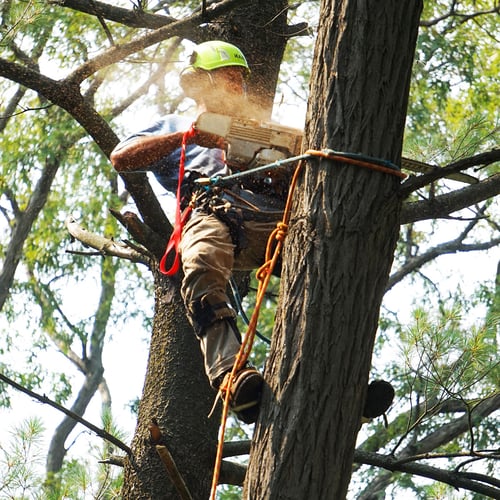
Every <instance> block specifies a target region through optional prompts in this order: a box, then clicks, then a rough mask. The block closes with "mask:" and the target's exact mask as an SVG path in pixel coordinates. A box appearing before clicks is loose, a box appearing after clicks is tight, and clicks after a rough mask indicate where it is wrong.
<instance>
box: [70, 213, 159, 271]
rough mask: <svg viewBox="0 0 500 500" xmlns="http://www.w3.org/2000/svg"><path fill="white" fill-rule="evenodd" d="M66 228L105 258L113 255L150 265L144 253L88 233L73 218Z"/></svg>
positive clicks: (74, 236)
mask: <svg viewBox="0 0 500 500" xmlns="http://www.w3.org/2000/svg"><path fill="white" fill-rule="evenodd" d="M66 228H67V229H68V232H69V233H70V234H71V236H73V238H76V239H77V240H78V241H80V242H82V243H83V244H84V245H87V246H89V247H91V248H95V249H96V250H98V251H99V253H100V254H102V255H103V256H104V255H111V256H113V257H119V258H121V259H127V260H130V261H131V262H138V263H140V264H144V265H149V264H150V260H149V258H147V257H145V256H144V254H143V253H140V252H138V251H137V250H135V249H133V248H130V247H129V246H128V245H126V244H125V243H120V242H117V241H114V240H112V239H109V238H105V237H104V236H99V235H97V234H95V233H91V232H89V231H87V230H86V229H84V228H83V227H82V226H80V224H78V222H77V221H76V220H75V219H74V218H73V217H72V216H69V217H68V218H67V219H66Z"/></svg>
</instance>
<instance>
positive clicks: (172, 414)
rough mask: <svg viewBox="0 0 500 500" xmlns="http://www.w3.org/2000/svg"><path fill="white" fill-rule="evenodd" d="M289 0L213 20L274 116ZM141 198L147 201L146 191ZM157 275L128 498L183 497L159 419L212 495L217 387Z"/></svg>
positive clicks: (180, 462) (202, 492)
mask: <svg viewBox="0 0 500 500" xmlns="http://www.w3.org/2000/svg"><path fill="white" fill-rule="evenodd" d="M286 5H287V1H286V0H273V1H269V0H259V1H255V2H251V4H249V5H245V6H244V7H242V8H238V9H236V10H235V11H233V12H231V13H230V15H229V17H228V18H226V17H224V19H223V21H224V22H220V23H212V24H211V27H212V28H213V27H215V29H216V30H217V31H216V32H212V33H211V38H213V39H215V38H220V39H224V40H228V41H230V42H231V43H234V44H236V45H238V46H239V47H240V48H241V49H242V51H243V52H244V53H245V55H247V57H248V60H249V64H250V66H251V68H252V75H251V80H250V82H249V95H250V101H251V102H253V103H255V102H258V103H259V107H262V106H264V107H266V108H267V112H266V114H267V115H268V116H269V115H270V113H271V107H272V97H273V96H274V89H275V87H276V83H277V79H278V73H279V65H280V62H281V59H282V57H283V52H284V49H285V45H286V42H287V38H286V36H284V33H286ZM221 21H222V20H221ZM256 96H260V97H259V98H257V97H256ZM221 112H223V110H221ZM130 187H133V186H132V185H131V184H130ZM131 193H132V195H133V196H134V193H135V190H133V189H131ZM134 199H136V197H135V196H134ZM136 201H137V202H138V205H141V203H140V202H141V193H140V190H137V200H136ZM141 207H143V209H140V210H141V215H142V216H143V219H144V220H147V214H146V213H143V211H144V210H147V206H145V205H144V204H142V205H141ZM154 274H155V275H156V276H155V316H154V327H153V335H152V339H151V346H150V357H149V362H148V367H147V373H146V381H145V385H144V389H143V395H142V398H141V403H140V408H139V420H138V425H137V429H136V433H135V436H134V439H133V443H132V451H133V459H132V460H130V461H127V463H126V466H125V477H124V487H123V490H122V497H123V498H124V499H129V500H141V499H151V500H162V499H167V498H168V499H170V498H177V493H176V490H175V488H174V487H173V486H172V482H171V480H170V479H169V478H168V476H167V473H166V471H165V467H164V466H163V464H162V463H161V461H160V457H159V456H158V454H157V452H156V449H155V447H154V446H153V445H152V443H151V442H150V439H149V430H148V427H149V426H150V424H151V421H152V420H153V419H155V421H156V422H158V424H159V427H160V430H161V431H162V432H163V437H164V439H165V442H166V444H167V447H168V449H169V451H170V453H171V454H172V456H173V458H174V460H175V462H176V464H177V467H178V469H179V472H180V474H181V475H182V476H183V479H184V482H185V483H186V484H187V486H188V489H189V490H190V493H191V495H192V496H193V498H195V499H204V498H208V497H209V493H210V484H211V480H212V474H213V467H214V462H215V451H216V446H217V440H218V429H219V422H220V413H219V412H217V411H216V412H215V414H214V415H213V416H212V417H211V418H210V419H208V418H207V415H208V414H209V412H210V409H211V407H212V404H213V402H214V398H215V393H214V392H213V390H212V389H211V388H210V387H209V384H208V380H207V378H206V376H205V373H204V371H203V363H202V358H201V353H200V349H199V346H198V341H197V339H196V337H195V335H194V333H193V331H192V328H191V326H190V325H189V324H188V323H187V321H186V318H185V313H184V305H183V303H182V301H181V299H180V296H179V283H178V282H177V280H167V279H166V278H165V277H163V276H161V275H160V274H159V273H158V272H156V271H155V272H154Z"/></svg>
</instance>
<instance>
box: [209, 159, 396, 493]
mask: <svg viewBox="0 0 500 500" xmlns="http://www.w3.org/2000/svg"><path fill="white" fill-rule="evenodd" d="M312 157H320V158H325V159H329V160H337V161H343V162H345V163H349V164H351V165H356V166H359V167H363V168H369V169H370V170H374V171H377V172H383V173H387V174H390V175H395V176H397V177H400V178H405V177H406V175H405V174H403V173H401V172H400V170H399V168H398V167H397V166H395V165H393V164H391V163H390V162H386V161H384V160H377V159H374V158H369V157H361V155H357V154H356V155H353V154H350V153H339V152H336V151H332V150H324V151H316V150H308V151H306V152H305V153H304V154H303V155H300V156H298V157H294V158H288V159H286V160H281V161H279V162H275V163H276V164H279V165H277V166H282V165H283V164H284V163H285V162H286V163H292V162H297V160H298V162H299V163H298V164H297V167H296V168H295V171H294V173H293V177H292V181H291V183H290V189H289V191H288V197H287V200H286V205H285V210H284V213H283V219H282V221H280V222H278V224H277V226H276V228H275V229H274V231H273V232H272V233H271V235H270V236H269V239H268V241H267V246H266V256H265V262H264V264H263V265H262V266H261V267H260V268H259V269H258V270H257V273H256V278H257V280H258V286H257V293H256V299H255V308H254V311H253V313H252V316H251V318H250V321H249V323H248V328H247V332H246V334H245V336H244V337H243V341H242V343H241V346H240V350H239V352H238V354H237V355H236V360H235V362H234V365H233V368H232V370H231V374H230V376H229V377H227V378H226V379H225V384H226V385H225V386H224V387H221V391H220V392H222V395H223V406H222V417H221V425H220V429H219V442H218V446H217V453H216V457H215V465H214V473H213V476H212V487H211V492H210V500H216V494H217V485H218V484H219V476H220V468H221V464H222V453H223V447H224V436H225V433H226V424H227V417H228V414H229V407H230V397H231V386H232V384H233V381H234V379H235V377H236V374H237V373H238V372H239V371H240V370H241V369H242V368H243V367H244V366H245V365H246V363H247V361H248V357H249V356H250V352H251V350H252V346H253V342H254V339H255V335H256V331H257V320H258V317H259V313H260V308H261V305H262V302H263V300H264V296H265V292H266V289H267V286H268V284H269V281H270V279H271V275H272V273H273V270H274V267H275V266H276V263H277V261H278V257H279V254H280V252H281V249H282V247H283V244H284V241H285V237H286V235H287V233H288V223H289V221H290V215H291V208H292V198H293V193H294V191H295V187H296V185H297V179H298V176H299V174H300V172H301V171H302V168H303V165H304V164H305V160H307V159H309V158H312ZM265 167H266V168H269V165H265ZM261 168H263V167H257V169H261ZM255 170H256V169H253V171H255ZM244 174H248V171H246V172H239V173H238V174H234V175H232V176H228V177H231V180H233V179H234V178H235V176H238V177H240V176H241V175H244ZM228 177H225V178H220V177H219V178H217V179H212V180H210V179H209V184H212V183H218V182H225V181H226V180H227V179H228ZM275 241H276V244H275Z"/></svg>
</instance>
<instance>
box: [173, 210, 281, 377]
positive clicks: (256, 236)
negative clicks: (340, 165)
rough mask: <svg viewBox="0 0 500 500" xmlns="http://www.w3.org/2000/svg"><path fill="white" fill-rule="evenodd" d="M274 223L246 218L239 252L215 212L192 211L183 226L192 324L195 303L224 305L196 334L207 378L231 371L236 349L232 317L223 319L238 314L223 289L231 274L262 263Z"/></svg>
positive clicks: (182, 248)
mask: <svg viewBox="0 0 500 500" xmlns="http://www.w3.org/2000/svg"><path fill="white" fill-rule="evenodd" d="M277 222H278V221H277V220H275V221H271V222H257V221H246V222H244V223H243V230H244V232H245V235H246V243H245V247H244V248H242V249H241V251H240V252H239V253H238V255H237V256H235V245H234V244H233V242H232V239H231V235H230V233H229V228H228V227H227V225H226V224H225V223H224V222H222V221H221V220H219V219H218V218H217V217H216V216H215V215H213V214H205V213H203V212H197V211H195V212H194V213H193V215H192V216H191V219H190V220H189V221H188V223H187V224H186V226H185V227H184V230H183V234H182V240H181V243H180V247H179V248H180V252H181V257H182V267H183V271H184V279H183V282H182V286H181V294H182V297H183V299H184V303H185V305H186V310H187V312H188V317H189V319H190V320H191V322H192V323H193V325H194V324H195V323H196V306H197V304H208V305H210V304H212V305H213V304H226V305H227V306H226V307H223V308H218V309H217V311H216V318H215V321H214V322H213V323H212V324H211V325H209V326H207V327H206V328H205V329H204V332H203V335H201V336H200V337H199V338H200V344H201V350H202V352H203V356H204V360H205V371H206V373H207V376H208V378H209V380H210V382H211V383H214V382H215V380H216V379H217V378H218V377H219V376H220V375H222V374H223V373H225V372H227V371H229V370H231V368H232V366H233V364H234V361H235V358H236V354H237V353H238V350H239V348H240V340H239V338H238V336H237V334H236V333H235V332H234V331H233V329H232V328H231V324H230V322H228V321H224V320H225V319H226V320H227V319H228V318H235V317H236V313H235V312H234V310H233V309H232V308H231V306H230V301H229V298H228V297H227V294H226V290H227V286H228V283H229V279H230V277H231V273H232V271H233V269H234V270H251V269H256V268H258V267H260V266H261V265H262V264H263V263H264V257H265V249H266V244H267V240H268V238H269V235H270V234H271V232H272V231H273V230H274V228H275V227H276V224H277ZM213 385H214V384H213Z"/></svg>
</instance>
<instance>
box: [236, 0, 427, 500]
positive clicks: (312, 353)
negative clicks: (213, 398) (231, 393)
mask: <svg viewBox="0 0 500 500" xmlns="http://www.w3.org/2000/svg"><path fill="white" fill-rule="evenodd" d="M421 8H422V2H421V1H420V0H412V1H410V2H399V1H398V0H388V1H384V2H378V1H375V0H363V1H359V0H338V1H333V2H331V1H330V0H324V1H323V2H322V5H321V11H320V20H321V24H320V27H319V32H318V40H317V45H316V50H315V57H314V63H313V72H312V76H311V89H310V90H311V96H310V101H309V108H308V116H307V126H306V141H307V143H308V144H307V146H308V148H313V149H323V148H330V149H335V150H337V151H347V152H353V153H362V154H365V155H370V156H372V157H376V158H382V159H386V160H390V161H392V162H394V163H398V162H399V160H400V156H401V148H402V138H403V130H404V123H405V115H406V107H407V99H408V91H409V81H410V74H411V66H412V60H413V55H414V50H415V43H416V36H417V27H418V20H419V15H420V12H421ZM399 183H400V180H399V179H398V178H397V177H395V176H391V175H388V174H384V173H376V172H373V171H369V170H365V169H362V168H359V167H356V166H349V165H347V164H340V163H338V162H332V161H330V160H321V161H318V160H311V161H309V162H308V165H307V168H306V170H305V173H304V175H302V177H301V179H300V182H299V185H298V187H297V191H296V193H295V200H294V212H293V215H292V220H291V224H290V230H289V235H288V238H287V242H286V248H285V255H284V269H283V274H282V287H281V296H280V306H279V311H278V314H277V318H276V325H275V331H274V336H273V344H272V346H271V352H270V356H269V360H268V363H267V369H266V380H267V381H268V384H269V385H268V388H267V390H266V391H265V394H264V400H263V407H262V411H261V415H260V419H259V422H258V424H257V428H256V432H255V436H254V445H253V449H252V452H251V460H250V467H249V472H248V474H247V485H246V495H245V498H250V499H259V500H261V499H267V498H280V499H299V498H321V499H327V498H331V499H335V500H339V499H342V498H345V496H346V494H347V488H348V485H349V480H350V475H351V468H352V462H353V453H354V448H355V442H356V436H357V433H358V430H359V427H360V417H361V414H362V410H363V404H364V398H365V394H366V387H367V383H368V380H369V371H370V364H371V355H372V348H373V343H374V339H375V333H376V330H377V322H378V316H379V308H380V304H381V301H382V297H383V294H384V289H385V285H386V282H387V278H388V275H389V271H390V267H391V263H392V259H393V254H394V250H395V245H396V241H397V238H398V233H399V213H400V208H401V199H400V198H399V196H398V187H399Z"/></svg>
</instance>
